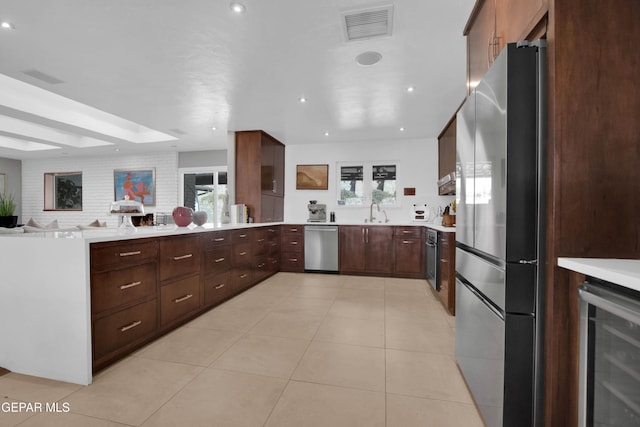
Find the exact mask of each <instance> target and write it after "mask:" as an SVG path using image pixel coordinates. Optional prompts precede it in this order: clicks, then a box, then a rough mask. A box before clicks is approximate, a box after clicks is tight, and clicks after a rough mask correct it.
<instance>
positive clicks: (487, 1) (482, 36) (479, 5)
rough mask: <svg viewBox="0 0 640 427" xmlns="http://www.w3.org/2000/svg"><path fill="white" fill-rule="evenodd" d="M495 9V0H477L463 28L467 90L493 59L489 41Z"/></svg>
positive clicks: (471, 87)
mask: <svg viewBox="0 0 640 427" xmlns="http://www.w3.org/2000/svg"><path fill="white" fill-rule="evenodd" d="M495 9H496V6H495V0H478V1H477V2H476V5H475V6H474V10H473V12H472V14H471V17H470V18H469V21H468V22H467V26H466V28H465V30H464V34H465V35H466V36H467V87H468V88H469V92H470V91H471V90H472V89H473V88H474V87H475V86H476V85H477V84H478V82H480V80H481V79H482V76H484V74H485V73H486V72H487V70H488V69H489V66H490V65H491V63H492V62H493V59H494V52H493V47H492V45H491V43H492V40H493V37H494V35H495Z"/></svg>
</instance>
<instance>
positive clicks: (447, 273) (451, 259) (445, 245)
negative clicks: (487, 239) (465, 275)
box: [438, 232, 456, 315]
mask: <svg viewBox="0 0 640 427" xmlns="http://www.w3.org/2000/svg"><path fill="white" fill-rule="evenodd" d="M438 245H439V251H438V252H439V254H440V264H439V266H438V267H439V269H440V270H439V271H440V291H438V295H439V296H440V300H441V301H442V304H443V305H444V307H445V308H446V309H447V310H448V311H449V313H451V315H455V314H456V234H455V233H444V232H438Z"/></svg>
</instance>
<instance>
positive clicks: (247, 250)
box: [231, 242, 253, 267]
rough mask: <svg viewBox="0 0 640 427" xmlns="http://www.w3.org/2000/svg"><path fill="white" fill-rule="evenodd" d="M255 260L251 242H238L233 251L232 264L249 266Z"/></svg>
mask: <svg viewBox="0 0 640 427" xmlns="http://www.w3.org/2000/svg"><path fill="white" fill-rule="evenodd" d="M252 261H253V255H252V253H251V243H250V242H247V243H236V244H234V245H233V249H232V252H231V264H232V265H233V266H234V267H237V266H249V265H251V263H252Z"/></svg>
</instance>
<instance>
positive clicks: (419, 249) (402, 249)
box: [393, 227, 425, 279]
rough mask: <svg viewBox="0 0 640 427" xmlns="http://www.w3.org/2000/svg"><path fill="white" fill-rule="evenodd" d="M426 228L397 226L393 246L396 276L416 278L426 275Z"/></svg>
mask: <svg viewBox="0 0 640 427" xmlns="http://www.w3.org/2000/svg"><path fill="white" fill-rule="evenodd" d="M423 236H424V229H423V228H422V227H395V229H394V237H393V248H394V255H395V262H394V269H393V273H394V276H397V277H407V278H414V279H424V277H425V254H424V251H425V248H424V238H423Z"/></svg>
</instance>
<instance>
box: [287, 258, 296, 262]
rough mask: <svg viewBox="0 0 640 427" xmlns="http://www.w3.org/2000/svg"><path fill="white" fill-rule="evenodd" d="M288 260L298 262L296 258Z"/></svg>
mask: <svg viewBox="0 0 640 427" xmlns="http://www.w3.org/2000/svg"><path fill="white" fill-rule="evenodd" d="M289 261H291V262H298V258H289Z"/></svg>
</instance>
